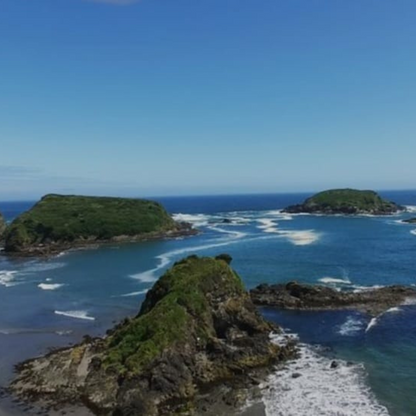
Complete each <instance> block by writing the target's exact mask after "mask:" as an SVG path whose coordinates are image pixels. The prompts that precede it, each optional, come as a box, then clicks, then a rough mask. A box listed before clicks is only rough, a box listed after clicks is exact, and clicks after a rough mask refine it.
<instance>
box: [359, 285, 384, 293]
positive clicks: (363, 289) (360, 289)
mask: <svg viewBox="0 0 416 416" xmlns="http://www.w3.org/2000/svg"><path fill="white" fill-rule="evenodd" d="M353 287H354V290H353V293H360V292H367V291H369V290H376V289H381V288H383V287H385V286H383V285H373V286H360V285H353Z"/></svg>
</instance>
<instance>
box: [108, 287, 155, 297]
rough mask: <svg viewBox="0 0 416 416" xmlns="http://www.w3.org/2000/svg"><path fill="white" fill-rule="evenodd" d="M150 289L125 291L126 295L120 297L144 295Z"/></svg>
mask: <svg viewBox="0 0 416 416" xmlns="http://www.w3.org/2000/svg"><path fill="white" fill-rule="evenodd" d="M148 291H149V289H144V290H139V291H138V292H131V293H125V294H124V295H120V297H121V298H128V297H131V296H139V295H144V294H145V293H147V292H148ZM113 297H117V296H113Z"/></svg>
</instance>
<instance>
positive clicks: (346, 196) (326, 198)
mask: <svg viewBox="0 0 416 416" xmlns="http://www.w3.org/2000/svg"><path fill="white" fill-rule="evenodd" d="M401 209H402V207H400V206H398V205H396V204H395V203H394V202H390V201H386V200H385V199H383V198H381V197H380V196H379V195H378V194H377V193H376V192H374V191H360V190H356V189H332V190H328V191H324V192H320V193H318V194H316V195H314V196H312V197H311V198H308V199H307V200H306V201H305V202H304V203H303V204H300V205H293V206H291V207H288V208H287V209H286V211H287V212H311V213H314V212H316V213H319V212H322V213H335V214H336V213H343V214H360V213H368V214H377V215H383V214H392V213H394V212H397V211H399V210H401Z"/></svg>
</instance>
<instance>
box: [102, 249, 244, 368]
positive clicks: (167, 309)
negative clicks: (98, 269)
mask: <svg viewBox="0 0 416 416" xmlns="http://www.w3.org/2000/svg"><path fill="white" fill-rule="evenodd" d="M214 293H215V297H216V298H217V297H219V298H222V297H223V298H225V299H228V298H230V297H233V296H234V295H238V296H242V295H243V294H244V293H245V291H244V287H243V283H242V282H241V279H240V278H239V277H238V276H237V275H236V273H235V272H234V271H233V270H232V269H231V268H230V267H229V266H228V264H227V262H226V261H225V260H223V259H221V258H217V259H213V258H198V257H196V256H191V257H188V258H187V259H185V260H182V261H180V262H178V263H176V264H175V265H174V267H173V268H172V269H170V270H169V271H167V272H166V273H165V274H164V276H162V277H161V278H160V279H159V280H158V281H157V283H156V284H155V285H154V286H153V288H152V290H151V291H150V292H149V293H148V294H147V296H146V300H145V301H144V303H143V305H142V308H141V311H140V313H139V315H138V316H137V317H136V318H134V319H132V320H129V321H127V322H126V323H124V324H123V325H122V326H121V327H120V328H118V329H117V330H116V331H115V333H114V334H112V335H111V336H110V337H109V338H108V341H107V342H108V349H107V352H106V358H105V364H106V366H112V367H114V368H116V369H117V370H118V371H119V372H121V373H129V374H135V373H138V372H140V370H142V369H143V368H144V367H145V366H146V365H147V364H149V363H150V362H151V361H152V360H153V359H154V358H155V357H157V356H158V355H159V354H160V353H161V352H162V351H164V350H166V349H171V348H179V347H178V345H179V344H181V343H185V342H191V340H192V341H193V342H195V343H198V345H199V346H205V345H206V343H207V342H208V340H209V339H211V338H214V337H215V336H216V335H215V330H214V327H213V323H212V307H211V306H212V305H210V302H211V300H212V299H211V297H212V295H213V294H214Z"/></svg>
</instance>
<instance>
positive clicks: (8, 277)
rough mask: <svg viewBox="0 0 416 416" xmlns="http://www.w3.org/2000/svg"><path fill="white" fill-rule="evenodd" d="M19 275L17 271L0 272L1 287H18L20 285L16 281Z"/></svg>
mask: <svg viewBox="0 0 416 416" xmlns="http://www.w3.org/2000/svg"><path fill="white" fill-rule="evenodd" d="M17 273H18V272H17V271H16V270H0V285H2V286H5V287H12V286H16V285H18V284H19V283H18V282H16V281H15V279H16V275H17Z"/></svg>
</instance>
